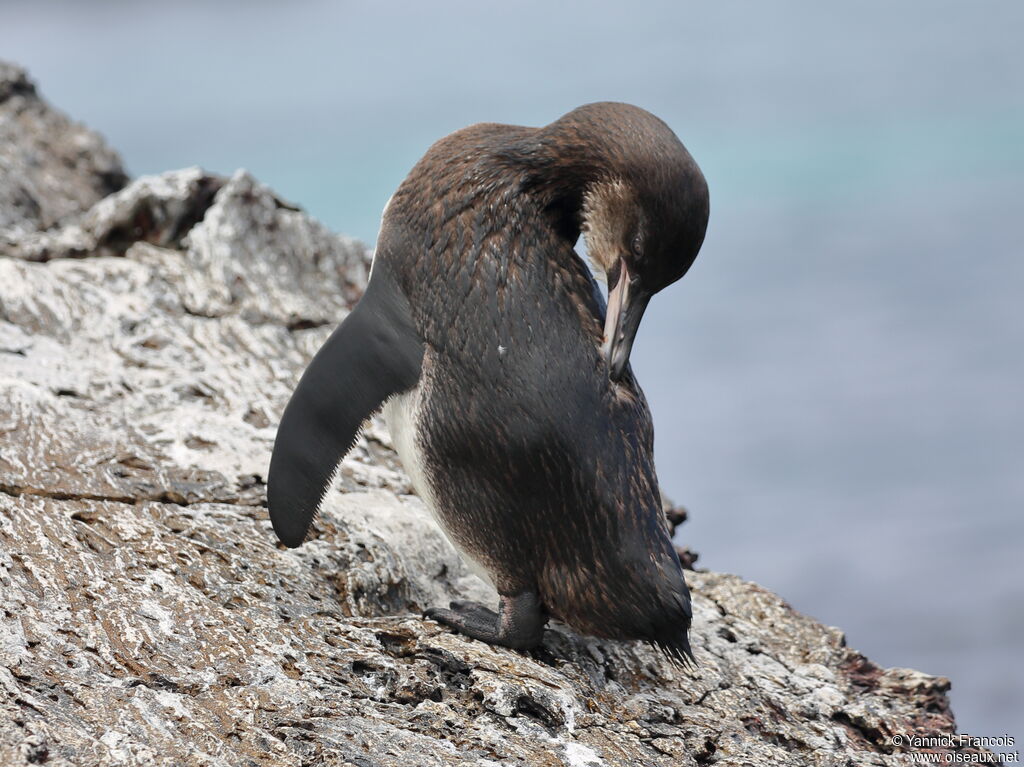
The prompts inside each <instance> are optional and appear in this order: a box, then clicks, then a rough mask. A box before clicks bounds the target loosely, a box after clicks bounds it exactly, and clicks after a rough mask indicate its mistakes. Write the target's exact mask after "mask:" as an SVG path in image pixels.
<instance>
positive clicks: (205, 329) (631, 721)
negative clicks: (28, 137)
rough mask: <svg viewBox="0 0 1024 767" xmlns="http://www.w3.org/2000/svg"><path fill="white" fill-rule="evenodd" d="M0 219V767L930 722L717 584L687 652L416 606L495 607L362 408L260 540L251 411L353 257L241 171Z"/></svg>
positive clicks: (649, 744)
mask: <svg viewBox="0 0 1024 767" xmlns="http://www.w3.org/2000/svg"><path fill="white" fill-rule="evenodd" d="M0 93H2V92H0ZM0 101H2V99H0ZM0 107H2V104H0ZM47 140H48V139H46V137H37V138H35V139H33V141H35V142H36V143H35V144H34V145H38V146H45V145H46V141H47ZM8 215H10V212H9V211H8ZM12 232H13V230H9V231H8V234H7V242H6V245H5V246H4V247H5V248H6V250H4V251H2V253H3V255H0V396H2V398H3V399H2V401H3V402H4V403H5V407H4V408H3V410H2V411H0V595H2V602H0V606H2V612H0V764H5V765H26V764H47V765H55V766H57V767H63V766H64V765H135V764H138V765H143V764H145V765H359V766H360V767H370V766H373V767H376V766H377V765H380V766H382V767H383V766H390V765H402V766H403V767H404V766H405V765H422V766H423V767H430V766H433V765H467V766H468V765H477V766H486V765H492V766H493V765H497V764H502V765H531V766H532V765H570V766H571V767H584V766H585V765H630V766H632V765H707V764H718V765H745V764H752V765H807V764H821V765H905V764H906V763H907V756H906V754H904V753H901V749H900V748H899V747H895V746H893V744H892V741H891V738H892V736H893V735H903V736H909V735H942V734H950V733H953V732H954V731H955V727H954V722H953V718H952V714H951V713H950V710H949V706H948V701H947V698H946V691H947V689H948V686H949V685H948V682H947V681H946V680H944V679H942V678H937V677H930V676H927V675H925V674H921V673H918V672H916V671H910V670H906V669H881V668H879V667H877V666H875V665H874V664H872V663H871V662H870V661H868V660H867V659H865V658H864V657H863V656H861V655H859V654H858V653H856V652H855V651H853V650H851V649H849V648H847V647H846V646H845V644H844V641H843V637H842V634H841V633H840V632H839V631H838V630H837V629H834V628H830V627H827V626H823V625H821V624H819V623H817V622H816V621H814V620H812V619H810V618H807V617H805V616H802V615H800V614H798V613H796V612H794V611H793V610H792V609H791V608H790V607H789V606H788V605H787V604H786V603H785V602H784V601H783V600H782V599H780V598H779V597H777V596H775V595H774V594H772V593H770V592H768V591H766V590H765V589H763V588H761V587H759V586H757V585H755V584H752V583H748V582H744V581H742V580H740V579H739V578H736V577H735V576H731V575H724V574H717V573H712V572H691V573H688V580H689V582H690V584H691V587H692V589H693V594H694V612H695V615H694V628H693V634H692V642H693V647H694V650H695V653H696V657H697V661H698V664H699V665H698V667H697V668H696V669H695V670H692V671H682V670H679V669H677V668H675V667H673V666H671V665H670V664H668V663H667V662H666V661H665V660H664V659H663V658H662V657H661V656H660V655H659V654H658V653H657V652H656V651H654V650H652V649H650V648H648V647H646V646H640V645H634V644H630V643H617V642H610V641H600V640H596V639H593V638H589V637H583V636H578V635H576V634H574V633H573V632H572V631H570V630H568V629H566V628H565V627H562V626H557V625H555V626H552V627H551V630H550V631H548V632H547V634H546V638H545V643H544V647H543V649H541V650H539V651H537V652H533V653H528V654H520V653H516V652H513V651H509V650H504V649H497V648H493V647H489V646H487V645H484V644H481V643H479V642H476V641H473V640H469V639H466V638H464V637H461V636H457V635H454V634H452V633H450V632H448V631H446V630H443V629H442V628H440V627H439V626H438V625H437V624H434V623H432V622H424V621H423V620H421V619H420V618H419V617H418V615H419V612H420V611H421V610H422V609H423V608H424V607H426V606H428V605H433V604H439V603H444V602H446V601H448V600H450V599H452V598H478V599H485V600H486V599H493V598H494V597H493V594H489V593H488V587H486V586H485V585H484V584H483V583H481V582H480V581H479V580H477V579H476V578H475V577H474V576H472V575H470V574H469V573H468V572H467V570H466V569H465V567H464V566H463V565H462V563H461V562H460V560H459V559H458V557H457V556H456V554H455V552H454V551H453V549H452V548H451V546H450V545H449V544H448V543H447V541H446V540H445V539H444V537H443V535H442V534H441V533H440V532H439V531H438V530H437V529H436V528H435V527H434V525H433V523H432V522H431V520H430V519H429V516H428V514H427V513H426V512H425V511H424V508H423V506H422V504H421V503H420V502H419V500H418V499H417V498H416V497H415V496H413V495H412V494H411V490H410V486H409V483H408V480H407V478H406V476H405V475H404V473H403V472H402V470H401V467H400V466H399V464H398V463H397V460H396V457H395V455H394V453H393V452H392V450H391V446H390V439H389V436H388V434H387V431H386V429H384V428H383V427H382V425H381V423H380V422H379V421H378V420H374V421H372V422H371V423H370V424H369V426H368V428H367V429H366V431H365V433H364V435H363V436H362V437H361V439H360V440H359V442H358V444H357V445H356V447H355V449H354V450H353V451H352V453H351V454H350V455H349V457H348V458H347V459H346V460H345V461H344V463H343V464H342V466H341V467H340V470H339V473H338V477H337V483H336V485H337V486H336V488H335V489H334V490H333V491H332V492H331V493H330V494H329V496H328V498H327V502H326V504H325V510H324V513H323V514H322V516H321V518H320V519H319V520H318V522H317V528H318V536H317V537H316V538H315V539H314V540H312V541H311V542H310V543H308V544H306V545H305V546H303V547H301V548H299V549H296V550H287V549H284V548H283V547H281V546H279V545H277V544H276V541H275V538H274V536H273V533H272V531H271V529H270V524H269V520H268V518H267V513H266V509H265V507H264V504H265V495H264V485H263V480H264V478H265V476H266V469H267V465H268V461H269V455H270V449H271V446H272V443H273V438H274V432H275V427H276V424H277V421H278V418H279V416H280V413H281V411H282V409H283V407H284V404H285V402H286V401H287V398H288V396H289V394H290V392H291V389H292V388H293V386H294V384H295V381H296V380H297V377H298V375H299V373H300V372H301V370H302V369H303V367H304V365H305V363H306V362H307V361H308V360H309V358H310V357H311V356H312V354H313V353H314V352H315V351H316V349H317V348H318V347H319V345H320V344H321V343H322V342H323V341H324V339H325V338H326V337H327V335H328V334H329V333H330V331H331V330H332V328H333V326H334V325H335V324H336V323H337V322H338V321H340V320H341V318H342V317H343V316H344V314H345V313H346V312H347V311H348V309H349V308H350V307H351V306H352V305H353V303H354V301H355V300H357V299H358V296H359V294H360V292H361V290H362V288H363V287H364V286H365V281H366V278H367V272H368V258H367V254H366V252H365V250H364V249H363V248H362V247H361V246H360V245H358V244H357V243H355V242H353V241H352V240H349V239H346V238H343V237H338V236H336V235H333V234H331V233H330V232H328V231H327V230H325V229H324V228H323V227H322V226H321V225H319V224H317V223H316V222H314V221H312V220H311V219H309V218H308V217H307V216H306V215H304V214H303V213H302V212H301V211H298V210H295V209H294V208H293V207H292V206H289V205H287V204H285V203H282V202H281V201H280V200H279V199H277V198H276V197H275V196H274V195H273V193H271V192H270V191H269V190H268V189H267V188H266V187H264V186H262V185H260V184H259V183H258V182H256V181H255V180H254V179H253V178H251V177H250V176H249V175H247V174H245V173H244V172H239V173H237V174H235V175H234V176H233V177H232V178H230V179H220V178H216V177H213V176H210V175H208V174H205V173H203V172H202V171H199V170H196V169H192V170H185V171H178V172H174V173H167V174H163V175H162V176H158V177H152V178H146V179H139V180H137V181H135V182H134V183H132V184H131V185H129V186H127V187H126V188H124V189H123V190H120V191H115V192H114V193H113V194H111V195H110V196H108V197H106V198H105V199H102V200H100V201H98V202H96V203H95V204H94V205H93V206H92V207H91V209H89V210H88V211H85V212H82V213H81V214H80V215H78V216H77V217H75V218H73V219H69V220H66V221H64V223H63V224H62V225H61V226H60V227H57V228H53V229H51V230H50V231H47V232H43V233H38V232H35V231H32V230H30V229H29V228H25V229H22V230H19V231H18V232H13V233H12Z"/></svg>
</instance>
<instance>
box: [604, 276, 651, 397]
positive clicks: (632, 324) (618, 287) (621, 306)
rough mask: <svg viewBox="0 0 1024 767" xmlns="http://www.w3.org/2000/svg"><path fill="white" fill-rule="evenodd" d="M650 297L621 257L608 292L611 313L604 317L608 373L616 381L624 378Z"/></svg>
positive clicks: (605, 354) (609, 311)
mask: <svg viewBox="0 0 1024 767" xmlns="http://www.w3.org/2000/svg"><path fill="white" fill-rule="evenodd" d="M650 300H651V294H650V293H649V292H648V291H646V290H644V289H643V288H642V287H640V283H639V280H637V278H636V277H635V276H634V275H632V274H630V272H629V267H628V266H626V262H625V261H623V260H620V261H619V279H618V280H616V282H615V287H613V288H612V289H611V291H609V293H608V313H607V315H606V316H605V320H604V356H605V359H606V360H607V361H608V376H609V377H610V378H611V379H612V380H613V381H620V380H622V376H623V374H624V373H625V372H626V366H627V365H628V364H629V353H630V351H632V349H633V339H634V338H636V331H637V328H639V327H640V320H641V319H643V316H644V310H645V309H647V302H648V301H650Z"/></svg>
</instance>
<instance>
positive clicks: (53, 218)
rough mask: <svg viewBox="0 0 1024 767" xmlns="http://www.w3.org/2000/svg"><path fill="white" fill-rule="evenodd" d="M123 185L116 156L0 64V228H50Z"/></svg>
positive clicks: (25, 79) (20, 74)
mask: <svg viewBox="0 0 1024 767" xmlns="http://www.w3.org/2000/svg"><path fill="white" fill-rule="evenodd" d="M127 182H128V177H127V176H126V175H125V172H124V170H123V169H122V168H121V160H120V158H119V157H118V156H117V153H115V152H114V151H112V150H111V149H109V148H108V147H107V146H106V144H105V143H104V142H103V140H102V139H101V138H100V137H99V136H98V135H97V134H95V133H93V132H92V131H90V130H88V129H87V128H85V127H83V126H81V125H78V124H76V123H73V122H71V121H70V120H68V118H66V117H65V116H64V115H62V114H61V113H60V112H57V111H56V110H55V109H53V108H52V107H51V106H50V105H49V104H47V103H46V102H45V101H43V100H42V99H41V98H39V94H38V93H36V88H35V86H34V85H33V84H32V82H31V81H30V80H29V79H28V76H27V75H26V74H25V72H24V70H22V69H20V68H19V67H16V66H14V65H13V64H8V63H6V62H4V61H0V230H3V229H8V228H17V229H18V230H20V231H31V230H35V229H49V228H50V227H52V226H54V225H55V224H57V223H58V222H60V221H62V220H64V219H67V218H68V217H69V216H72V215H74V214H76V213H80V212H81V211H83V210H85V209H86V208H88V207H89V206H90V205H92V204H93V203H94V202H96V201H97V200H99V199H100V198H102V197H104V196H105V195H108V194H110V193H111V192H115V191H117V190H118V189H120V188H121V187H123V186H124V185H125V184H126V183H127Z"/></svg>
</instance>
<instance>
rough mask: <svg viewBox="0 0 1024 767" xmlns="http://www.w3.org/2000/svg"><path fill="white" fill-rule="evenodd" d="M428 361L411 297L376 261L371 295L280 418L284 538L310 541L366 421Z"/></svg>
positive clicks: (270, 499) (272, 485)
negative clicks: (314, 523)
mask: <svg viewBox="0 0 1024 767" xmlns="http://www.w3.org/2000/svg"><path fill="white" fill-rule="evenodd" d="M380 261H381V260H380V259H378V262H380ZM422 361H423V342H422V341H421V340H420V337H419V334H418V333H417V332H416V330H415V328H414V326H413V322H412V313H411V310H410V308H409V302H408V300H407V299H406V297H405V294H404V293H403V292H402V290H401V288H400V287H399V286H398V283H397V282H396V281H395V279H394V277H393V275H392V274H391V272H390V270H389V269H388V268H387V266H386V265H385V264H384V263H376V264H374V269H373V273H372V276H371V278H370V282H369V285H367V288H366V293H365V294H364V295H363V297H362V299H361V300H360V301H359V303H358V304H357V305H356V307H355V309H353V310H352V311H351V312H350V313H349V315H348V316H347V317H346V318H345V320H344V321H343V322H342V323H341V325H339V326H338V328H337V329H335V331H334V332H333V333H332V334H331V336H330V337H329V338H328V339H327V341H326V342H325V343H324V345H323V346H322V347H320V350H319V351H318V352H317V353H316V356H314V357H313V360H312V362H310V363H309V366H308V367H307V368H306V371H305V372H304V373H303V374H302V378H301V379H300V380H299V384H298V386H297V387H296V388H295V391H294V392H293V393H292V396H291V399H290V400H289V401H288V405H287V407H285V410H284V415H283V416H282V417H281V425H280V426H279V427H278V430H277V438H276V439H275V441H274V451H273V454H272V456H271V458H270V472H269V474H268V476H267V505H268V507H269V508H270V521H271V522H272V523H273V525H274V532H275V533H277V537H278V538H279V539H280V540H281V542H282V543H284V544H285V545H286V546H289V547H295V546H298V545H299V544H301V543H302V542H303V541H304V540H305V539H306V533H307V531H308V530H309V526H310V524H311V523H312V521H313V518H314V517H315V516H316V513H317V511H318V509H319V507H320V502H321V500H322V499H323V496H324V493H326V492H327V489H328V487H330V484H331V479H332V478H333V476H334V471H335V469H336V468H337V466H338V464H339V463H340V462H341V460H342V459H343V458H344V457H345V454H346V453H348V451H349V450H350V449H351V448H352V445H353V444H354V443H355V440H356V436H357V435H358V433H359V430H360V428H361V427H362V425H363V423H364V422H365V421H366V419H368V418H369V417H370V416H371V415H373V413H374V412H375V411H376V410H377V409H378V408H379V407H380V406H381V405H382V404H383V403H384V401H385V400H387V399H388V398H389V397H391V396H392V395H394V394H398V393H400V392H403V391H406V390H408V389H410V388H412V387H413V386H415V385H416V382H417V381H418V380H419V376H420V366H421V364H422Z"/></svg>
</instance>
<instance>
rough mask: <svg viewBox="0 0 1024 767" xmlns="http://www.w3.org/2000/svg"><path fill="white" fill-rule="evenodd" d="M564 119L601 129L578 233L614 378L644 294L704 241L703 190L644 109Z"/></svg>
mask: <svg viewBox="0 0 1024 767" xmlns="http://www.w3.org/2000/svg"><path fill="white" fill-rule="evenodd" d="M580 113H582V114H580ZM567 118H572V119H574V120H576V121H582V124H583V125H588V124H591V123H593V122H596V121H598V120H600V122H601V123H602V127H603V129H604V130H603V131H602V133H603V135H602V141H601V151H600V160H601V161H600V162H599V164H598V165H599V167H600V172H599V173H598V174H597V176H596V177H594V178H593V179H591V180H590V182H589V184H588V185H587V187H586V189H585V191H584V195H583V207H582V217H581V218H582V222H581V223H582V226H581V229H582V232H583V236H584V238H585V241H586V245H587V253H588V255H589V257H590V259H591V261H592V262H593V263H594V265H595V266H596V267H597V269H598V270H600V271H603V272H604V274H605V276H606V278H607V282H608V311H607V315H606V320H605V342H604V351H605V358H606V359H607V360H608V368H609V375H610V376H611V378H612V380H614V381H618V380H619V379H621V378H622V376H623V374H624V372H625V369H626V366H627V365H628V364H629V353H630V350H631V349H632V347H633V340H634V338H635V337H636V332H637V329H638V328H639V326H640V320H641V319H642V318H643V314H644V310H645V309H646V308H647V304H648V302H649V301H650V299H651V297H652V296H653V295H654V294H655V293H657V292H658V291H660V290H662V289H663V288H665V287H667V286H668V285H671V284H672V283H673V282H675V281H676V280H678V279H679V278H680V277H682V276H683V275H684V274H685V273H686V271H687V270H688V269H689V268H690V265H691V264H692V263H693V261H694V259H695V258H696V257H697V252H698V251H699V250H700V247H701V244H702V243H703V242H704V232H705V230H706V229H707V223H708V214H709V203H708V186H707V182H706V181H705V179H704V174H703V173H701V170H700V168H699V167H698V166H697V163H696V162H695V161H694V159H693V158H692V157H691V156H690V153H689V152H688V151H687V150H686V148H685V147H684V146H683V144H682V143H681V142H680V141H679V139H678V138H677V137H676V135H675V133H673V132H672V130H671V128H669V127H668V126H667V125H666V124H665V123H663V122H662V121H661V120H659V119H658V118H657V117H655V116H654V115H652V114H650V113H649V112H646V111H644V110H642V109H640V108H638V107H633V106H629V105H628V104H591V105H588V106H586V107H581V108H580V109H578V110H575V111H574V112H572V113H570V114H569V115H566V118H563V119H567ZM587 132H588V133H589V132H590V131H587ZM591 135H593V133H591Z"/></svg>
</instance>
